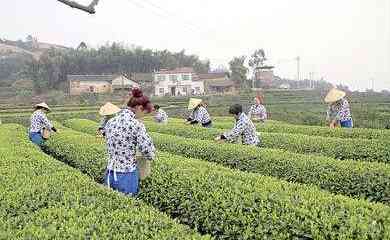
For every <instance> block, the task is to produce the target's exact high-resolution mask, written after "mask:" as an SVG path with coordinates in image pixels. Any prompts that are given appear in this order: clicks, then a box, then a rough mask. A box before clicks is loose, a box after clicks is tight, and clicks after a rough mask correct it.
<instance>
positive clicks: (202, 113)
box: [186, 98, 212, 128]
mask: <svg viewBox="0 0 390 240" xmlns="http://www.w3.org/2000/svg"><path fill="white" fill-rule="evenodd" d="M188 110H191V111H192V112H191V114H190V116H189V117H188V118H187V122H186V123H187V124H192V125H193V124H198V123H200V124H202V126H203V127H206V128H210V127H212V121H211V117H210V114H209V112H208V111H207V109H206V107H205V106H204V105H203V104H202V99H199V98H190V101H189V103H188Z"/></svg>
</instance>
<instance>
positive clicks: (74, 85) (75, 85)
mask: <svg viewBox="0 0 390 240" xmlns="http://www.w3.org/2000/svg"><path fill="white" fill-rule="evenodd" d="M72 87H75V88H79V87H80V81H73V82H72Z"/></svg>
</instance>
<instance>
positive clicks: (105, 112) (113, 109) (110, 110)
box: [99, 102, 121, 116]
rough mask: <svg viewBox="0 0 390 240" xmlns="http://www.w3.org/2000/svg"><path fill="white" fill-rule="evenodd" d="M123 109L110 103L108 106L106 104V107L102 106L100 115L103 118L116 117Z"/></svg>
mask: <svg viewBox="0 0 390 240" xmlns="http://www.w3.org/2000/svg"><path fill="white" fill-rule="evenodd" d="M120 110H121V109H120V108H119V107H117V106H115V105H114V104H112V103H110V102H108V103H106V104H104V106H102V107H101V108H100V110H99V114H100V115H101V116H109V115H114V114H116V113H118V112H119V111H120Z"/></svg>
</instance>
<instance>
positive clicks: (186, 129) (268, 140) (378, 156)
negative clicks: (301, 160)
mask: <svg viewBox="0 0 390 240" xmlns="http://www.w3.org/2000/svg"><path fill="white" fill-rule="evenodd" d="M145 123H146V126H147V127H148V129H149V131H152V132H160V133H164V134H172V135H178V136H182V137H189V138H196V139H203V140H212V139H214V138H215V137H216V136H218V135H220V134H221V133H223V132H225V131H228V130H230V129H216V128H212V129H207V128H202V127H198V126H187V125H184V124H181V123H172V122H170V123H169V124H167V125H162V124H157V123H154V122H151V121H145ZM260 136H261V140H262V145H263V147H266V148H277V149H283V150H286V151H290V152H295V153H303V154H316V155H322V156H328V157H332V158H336V159H342V160H344V159H352V160H361V161H377V162H385V163H388V162H390V147H389V146H390V141H383V140H372V139H371V140H369V139H352V138H351V139H341V138H325V137H316V136H307V135H302V134H287V133H268V132H263V133H260Z"/></svg>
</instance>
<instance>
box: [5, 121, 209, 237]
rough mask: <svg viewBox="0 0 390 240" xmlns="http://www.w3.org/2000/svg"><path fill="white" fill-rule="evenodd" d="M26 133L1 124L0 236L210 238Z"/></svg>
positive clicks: (17, 127) (10, 125) (12, 126)
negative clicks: (47, 150)
mask: <svg viewBox="0 0 390 240" xmlns="http://www.w3.org/2000/svg"><path fill="white" fill-rule="evenodd" d="M25 132H26V129H25V128H24V127H22V126H20V125H16V124H9V125H8V124H3V125H0V142H1V146H0V180H1V184H0V238H1V239H145V240H146V239H209V237H204V238H203V237H201V236H200V235H198V234H197V233H195V232H194V231H192V230H190V229H189V228H188V227H186V226H183V225H180V224H178V223H177V222H175V221H174V220H172V219H170V218H169V217H168V216H166V215H165V214H162V213H160V212H158V211H157V210H155V209H154V208H152V207H149V206H147V205H146V204H145V203H143V202H141V201H138V200H134V199H130V198H128V197H125V196H123V195H121V194H118V193H116V192H113V191H111V190H108V189H107V188H106V187H103V186H101V185H99V184H96V183H95V182H94V181H91V179H90V178H88V177H86V176H85V175H82V174H81V173H80V172H79V171H77V170H75V169H73V168H70V167H68V166H66V165H64V164H63V163H61V162H59V161H56V160H55V159H53V158H51V157H49V156H47V155H45V154H44V153H42V152H41V151H40V150H39V149H38V148H36V147H35V146H33V145H32V144H31V143H30V142H29V141H28V140H27V138H26V134H25ZM58 136H60V134H59V135H58Z"/></svg>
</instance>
